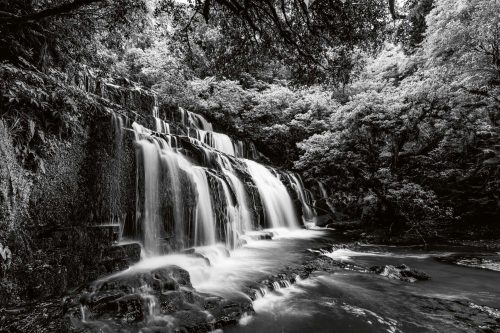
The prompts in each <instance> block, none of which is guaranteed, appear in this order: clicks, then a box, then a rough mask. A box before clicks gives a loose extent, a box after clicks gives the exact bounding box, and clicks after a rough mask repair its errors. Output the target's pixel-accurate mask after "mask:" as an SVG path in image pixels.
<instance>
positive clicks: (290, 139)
mask: <svg viewBox="0 0 500 333" xmlns="http://www.w3.org/2000/svg"><path fill="white" fill-rule="evenodd" d="M12 2H13V1H10V2H9V1H8V2H5V1H4V2H2V3H0V30H1V32H2V34H1V37H0V48H1V49H2V54H1V55H0V57H1V61H2V64H1V70H2V71H1V73H2V84H1V98H2V106H1V108H0V117H1V118H2V121H4V122H5V123H6V124H7V126H8V127H9V128H11V129H14V131H13V137H14V141H15V144H16V145H17V146H18V147H19V148H18V151H19V156H21V158H26V159H27V158H28V157H27V156H29V158H30V159H31V160H32V161H31V162H29V163H31V165H32V166H31V169H33V168H34V170H36V167H33V165H35V166H38V167H39V168H41V169H43V152H39V151H40V150H41V148H37V149H38V150H36V149H32V147H33V146H35V145H37V147H39V146H43V145H44V144H45V138H44V134H43V133H44V131H47V132H50V133H52V134H53V135H59V136H61V135H62V136H64V133H67V132H68V131H71V130H75V129H77V128H78V126H77V125H78V117H79V116H81V114H82V113H85V112H90V111H89V108H91V107H92V105H91V104H90V106H89V105H87V104H88V103H87V104H85V103H84V102H83V100H84V97H81V96H80V97H78V96H76V97H75V96H73V97H72V96H68V95H65V94H61V93H60V92H62V91H63V90H61V89H62V88H60V89H59V90H58V89H55V90H53V89H52V88H51V87H52V86H53V85H56V86H57V84H59V85H61V84H63V83H64V82H67V81H68V77H71V75H72V73H76V72H79V71H82V70H83V68H84V67H83V66H86V67H85V68H86V69H85V70H91V71H93V72H94V73H97V74H96V75H100V76H108V77H113V78H120V77H121V78H125V79H127V80H132V81H136V82H139V83H140V84H141V85H143V86H145V87H148V88H151V89H153V90H155V91H156V92H157V93H158V96H159V97H160V99H161V101H162V103H163V104H165V105H168V106H182V107H184V108H188V109H191V110H193V111H196V112H201V113H203V114H204V115H205V116H206V117H207V118H209V119H210V120H212V121H213V122H214V123H215V125H216V127H217V128H218V130H220V131H225V132H228V133H230V134H231V135H233V136H236V137H239V138H242V139H248V140H252V141H254V142H255V143H256V144H257V147H258V148H259V150H260V151H261V152H263V153H264V154H265V155H266V156H268V157H269V158H270V160H271V162H272V163H274V164H276V165H278V166H282V167H286V168H295V169H297V170H298V171H301V172H302V173H303V175H304V178H305V180H306V181H307V183H308V184H309V185H310V186H312V187H315V188H316V190H317V191H316V192H317V194H318V197H319V196H323V198H321V199H318V203H317V204H318V211H319V212H324V211H328V210H329V207H330V208H333V209H334V212H330V213H329V215H331V216H332V218H333V219H336V220H361V221H362V222H363V223H364V225H366V226H367V227H376V228H383V229H384V230H387V231H389V232H392V233H399V234H400V233H408V232H409V234H411V235H414V236H416V237H418V238H422V239H427V238H429V237H431V236H433V235H436V234H438V233H440V232H441V231H442V230H444V229H443V228H449V227H451V228H453V229H454V230H461V231H462V232H463V231H470V230H476V231H477V230H479V228H478V227H481V228H485V229H486V230H487V231H489V230H492V229H496V228H498V227H499V226H498V222H499V216H500V210H499V209H500V205H499V202H500V167H499V165H500V146H499V144H500V142H499V138H498V136H499V135H500V133H499V130H498V125H499V121H500V98H499V96H500V14H499V13H500V2H499V1H491V0H468V1H466V0H460V1H455V0H408V1H406V2H405V4H404V6H401V7H398V4H397V3H396V4H395V3H394V1H385V0H369V1H361V2H360V1H354V0H316V1H312V0H310V1H302V0H293V1H284V0H266V1H253V0H249V1H238V0H213V1H210V0H205V1H200V0H196V1H191V2H183V1H169V0H160V1H152V0H151V1H130V0H112V1H99V0H94V1H92V0H73V1H60V0H59V1H30V0H23V1H15V3H12ZM54 82H58V83H57V84H56V83H54ZM61 82H62V83H61ZM58 92H59V93H58ZM78 98H81V99H82V101H80V100H78ZM82 105H83V106H84V107H82ZM35 123H36V124H37V125H36V126H35ZM38 124H43V125H38ZM35 128H37V129H38V128H40V130H35ZM40 133H42V134H40ZM26 163H28V161H26ZM320 187H322V188H323V189H325V190H326V191H320Z"/></svg>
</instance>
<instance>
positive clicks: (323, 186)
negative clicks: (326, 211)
mask: <svg viewBox="0 0 500 333" xmlns="http://www.w3.org/2000/svg"><path fill="white" fill-rule="evenodd" d="M318 186H319V189H320V191H321V196H322V198H323V199H324V200H325V202H326V204H327V205H328V208H330V211H331V212H332V213H335V206H334V205H333V203H332V201H331V200H330V198H329V196H328V192H327V191H326V188H325V185H324V184H323V183H322V182H320V181H318Z"/></svg>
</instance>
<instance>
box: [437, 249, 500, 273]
mask: <svg viewBox="0 0 500 333" xmlns="http://www.w3.org/2000/svg"><path fill="white" fill-rule="evenodd" d="M435 259H436V260H438V261H440V262H444V263H448V264H453V265H459V266H465V267H471V268H478V269H487V270H491V271H500V256H499V255H498V254H492V253H484V254H473V255H472V254H467V253H460V254H453V255H449V256H442V257H436V258H435Z"/></svg>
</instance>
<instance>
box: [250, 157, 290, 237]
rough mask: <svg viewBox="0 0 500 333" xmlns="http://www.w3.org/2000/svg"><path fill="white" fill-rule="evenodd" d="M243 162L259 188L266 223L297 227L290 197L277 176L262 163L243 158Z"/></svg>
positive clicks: (274, 226)
mask: <svg viewBox="0 0 500 333" xmlns="http://www.w3.org/2000/svg"><path fill="white" fill-rule="evenodd" d="M245 163H246V165H247V167H248V171H249V172H250V175H251V176H252V179H253V180H254V182H255V184H256V185H257V188H258V190H259V194H260V198H261V200H262V203H263V205H264V208H265V216H266V220H267V221H268V223H269V224H270V225H271V226H272V227H273V228H281V227H289V228H296V227H298V226H299V222H298V220H297V216H296V215H295V208H294V206H293V203H292V199H291V198H290V194H288V191H287V190H286V187H285V185H284V184H283V182H282V181H281V180H280V179H279V177H278V176H277V175H275V174H273V173H271V171H269V169H267V168H266V167H265V166H263V165H262V164H259V163H257V162H254V161H251V160H245Z"/></svg>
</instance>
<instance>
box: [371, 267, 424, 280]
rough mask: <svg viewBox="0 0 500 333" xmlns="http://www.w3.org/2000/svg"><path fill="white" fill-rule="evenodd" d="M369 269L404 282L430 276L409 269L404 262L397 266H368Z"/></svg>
mask: <svg viewBox="0 0 500 333" xmlns="http://www.w3.org/2000/svg"><path fill="white" fill-rule="evenodd" d="M370 271H371V272H373V273H375V274H378V275H381V276H385V277H387V278H389V279H394V280H401V281H406V282H415V281H423V280H429V279H430V278H431V277H430V276H429V275H427V274H426V273H424V272H420V271H417V270H415V269H411V268H410V267H408V266H406V265H405V264H402V265H399V266H393V265H383V266H373V267H370Z"/></svg>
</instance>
